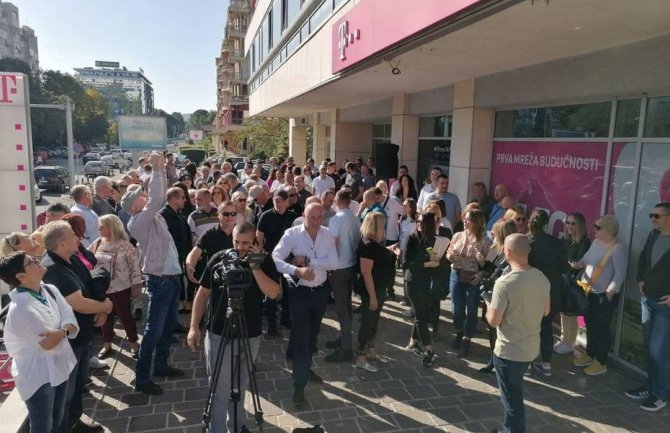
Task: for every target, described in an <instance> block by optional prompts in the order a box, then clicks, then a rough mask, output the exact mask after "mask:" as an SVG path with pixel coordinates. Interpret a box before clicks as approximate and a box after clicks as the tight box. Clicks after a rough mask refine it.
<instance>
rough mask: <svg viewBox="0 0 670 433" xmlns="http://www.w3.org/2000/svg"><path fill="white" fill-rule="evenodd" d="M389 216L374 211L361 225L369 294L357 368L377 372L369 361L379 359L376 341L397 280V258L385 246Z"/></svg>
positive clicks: (363, 277)
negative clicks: (385, 226) (381, 318)
mask: <svg viewBox="0 0 670 433" xmlns="http://www.w3.org/2000/svg"><path fill="white" fill-rule="evenodd" d="M385 224H386V217H384V214H383V213H381V212H370V213H368V214H367V215H366V216H365V219H364V220H363V223H362V224H361V242H360V243H359V244H358V257H359V261H360V273H361V280H362V283H363V287H365V291H363V292H362V293H361V298H362V303H363V305H367V306H368V308H367V309H364V310H363V312H362V314H361V327H360V329H359V331H358V349H357V353H358V358H357V360H356V364H354V366H355V367H358V368H362V369H365V370H368V371H372V372H377V371H378V369H377V367H376V366H374V365H372V364H369V363H368V359H375V358H377V353H376V352H375V348H374V340H375V336H376V334H377V325H378V324H379V316H380V315H381V311H382V307H383V306H384V299H385V298H386V292H387V290H388V289H389V287H392V286H393V282H394V280H395V266H394V265H395V258H394V255H393V253H392V252H391V251H390V250H389V249H387V248H386V247H384V242H385V240H386V230H384V225H385Z"/></svg>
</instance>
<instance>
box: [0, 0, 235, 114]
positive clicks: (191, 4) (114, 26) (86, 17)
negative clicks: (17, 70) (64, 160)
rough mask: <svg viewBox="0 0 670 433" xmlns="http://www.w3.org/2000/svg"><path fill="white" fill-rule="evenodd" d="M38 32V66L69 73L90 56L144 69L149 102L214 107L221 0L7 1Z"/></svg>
mask: <svg viewBox="0 0 670 433" xmlns="http://www.w3.org/2000/svg"><path fill="white" fill-rule="evenodd" d="M3 1H4V0H3ZM9 3H13V4H14V5H15V6H17V7H18V8H19V22H20V24H21V25H22V26H24V25H25V26H28V27H31V28H32V29H33V30H35V34H36V35H37V43H38V50H39V61H40V68H41V69H43V70H46V69H53V70H59V71H61V72H67V73H70V74H73V75H74V73H75V72H74V70H73V69H72V68H74V67H84V66H95V61H96V60H107V61H116V62H120V63H121V66H126V67H127V68H128V70H134V71H137V70H138V69H139V68H142V69H143V70H144V74H145V75H146V77H147V78H148V79H149V81H151V82H152V84H153V88H154V107H155V108H160V109H163V110H165V111H167V112H168V113H172V112H175V111H178V112H181V113H192V112H193V111H195V110H197V109H201V108H202V109H206V110H216V64H215V59H216V57H217V56H218V55H219V52H220V49H221V41H222V38H223V34H224V26H225V20H226V13H227V9H228V1H227V0H182V1H179V0H106V1H102V0H10V1H9Z"/></svg>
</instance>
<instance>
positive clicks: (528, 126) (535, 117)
mask: <svg viewBox="0 0 670 433" xmlns="http://www.w3.org/2000/svg"><path fill="white" fill-rule="evenodd" d="M611 107H612V103H611V102H599V103H594V104H581V105H564V106H561V107H541V108H527V109H521V110H511V111H499V112H497V113H496V126H495V137H497V138H591V137H607V136H608V135H609V125H610V115H611Z"/></svg>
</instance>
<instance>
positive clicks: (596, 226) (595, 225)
mask: <svg viewBox="0 0 670 433" xmlns="http://www.w3.org/2000/svg"><path fill="white" fill-rule="evenodd" d="M593 228H594V229H595V230H600V229H602V227H600V226H599V225H598V224H593Z"/></svg>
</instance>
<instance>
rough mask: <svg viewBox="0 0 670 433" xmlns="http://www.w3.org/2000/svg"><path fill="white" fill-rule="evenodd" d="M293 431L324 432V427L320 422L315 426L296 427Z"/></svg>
mask: <svg viewBox="0 0 670 433" xmlns="http://www.w3.org/2000/svg"><path fill="white" fill-rule="evenodd" d="M291 433H324V430H323V427H321V426H320V425H319V424H317V425H315V426H314V427H304V428H300V427H298V428H294V429H293V431H292V432H291Z"/></svg>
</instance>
